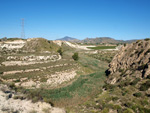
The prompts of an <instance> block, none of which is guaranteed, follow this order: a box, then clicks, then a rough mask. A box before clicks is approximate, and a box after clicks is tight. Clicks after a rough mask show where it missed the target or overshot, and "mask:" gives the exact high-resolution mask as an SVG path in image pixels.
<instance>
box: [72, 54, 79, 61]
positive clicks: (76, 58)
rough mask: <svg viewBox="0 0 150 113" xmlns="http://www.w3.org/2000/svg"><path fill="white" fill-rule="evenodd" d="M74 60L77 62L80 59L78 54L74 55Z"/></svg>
mask: <svg viewBox="0 0 150 113" xmlns="http://www.w3.org/2000/svg"><path fill="white" fill-rule="evenodd" d="M72 58H73V59H74V60H76V61H77V60H78V59H79V56H78V53H74V54H73V55H72Z"/></svg>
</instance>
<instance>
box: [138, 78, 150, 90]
mask: <svg viewBox="0 0 150 113" xmlns="http://www.w3.org/2000/svg"><path fill="white" fill-rule="evenodd" d="M149 87H150V80H148V81H146V82H145V83H144V84H142V85H141V87H140V90H141V91H146V90H148V88H149Z"/></svg>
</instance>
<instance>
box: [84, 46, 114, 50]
mask: <svg viewBox="0 0 150 113" xmlns="http://www.w3.org/2000/svg"><path fill="white" fill-rule="evenodd" d="M87 48H88V49H94V50H99V49H115V48H116V46H97V47H87Z"/></svg>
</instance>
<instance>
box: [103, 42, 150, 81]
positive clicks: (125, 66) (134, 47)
mask: <svg viewBox="0 0 150 113" xmlns="http://www.w3.org/2000/svg"><path fill="white" fill-rule="evenodd" d="M149 45H150V41H145V40H141V41H137V42H135V43H132V44H128V45H127V46H125V47H122V48H121V50H120V51H119V52H118V54H116V55H115V56H114V58H113V60H112V61H111V63H110V64H109V69H108V70H107V71H106V74H107V75H108V76H109V77H108V81H109V83H112V84H114V83H115V82H116V79H120V78H121V76H125V75H128V76H126V77H129V76H136V77H147V76H148V75H150V46H149ZM118 72H120V76H118V75H116V73H118ZM110 76H112V77H113V78H114V79H112V77H110ZM121 79H122V78H121Z"/></svg>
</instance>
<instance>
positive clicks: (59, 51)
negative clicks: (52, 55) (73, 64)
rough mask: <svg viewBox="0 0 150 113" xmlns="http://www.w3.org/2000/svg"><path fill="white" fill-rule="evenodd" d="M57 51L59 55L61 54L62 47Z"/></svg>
mask: <svg viewBox="0 0 150 113" xmlns="http://www.w3.org/2000/svg"><path fill="white" fill-rule="evenodd" d="M57 52H58V53H59V54H60V55H61V56H62V55H63V52H62V48H59V49H58V50H57Z"/></svg>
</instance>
